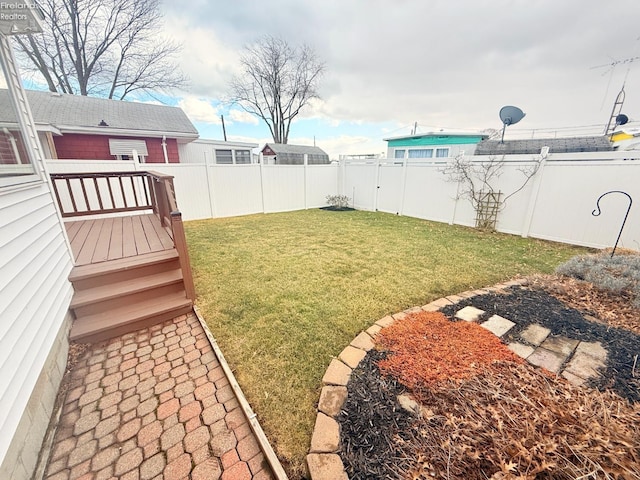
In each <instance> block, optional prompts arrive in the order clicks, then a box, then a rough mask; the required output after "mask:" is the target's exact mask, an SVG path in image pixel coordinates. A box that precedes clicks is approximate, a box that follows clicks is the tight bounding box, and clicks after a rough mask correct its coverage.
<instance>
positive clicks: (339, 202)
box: [326, 195, 351, 208]
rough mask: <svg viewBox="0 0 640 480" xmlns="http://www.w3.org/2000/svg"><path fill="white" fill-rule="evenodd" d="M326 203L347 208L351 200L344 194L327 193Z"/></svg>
mask: <svg viewBox="0 0 640 480" xmlns="http://www.w3.org/2000/svg"><path fill="white" fill-rule="evenodd" d="M326 198H327V203H328V204H329V205H331V206H332V207H334V208H349V201H350V200H351V199H350V198H349V197H347V196H346V195H327V197H326Z"/></svg>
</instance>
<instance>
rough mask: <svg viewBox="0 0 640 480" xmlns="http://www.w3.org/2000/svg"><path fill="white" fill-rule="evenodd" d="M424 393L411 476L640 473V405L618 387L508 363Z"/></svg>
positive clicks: (412, 443)
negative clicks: (601, 388) (582, 383)
mask: <svg viewBox="0 0 640 480" xmlns="http://www.w3.org/2000/svg"><path fill="white" fill-rule="evenodd" d="M421 399H422V403H423V405H424V407H423V410H422V416H421V418H419V419H418V420H417V421H416V423H415V424H414V425H413V429H414V430H413V431H414V432H415V435H414V436H413V437H412V438H411V439H410V440H409V441H403V442H401V443H402V445H401V447H402V451H403V452H406V455H407V456H408V457H410V458H414V459H415V460H414V462H413V465H412V466H411V467H410V468H409V469H408V471H407V474H406V476H405V477H404V478H409V479H412V480H417V479H432V478H460V479H469V480H476V479H477V480H480V479H486V478H493V479H523V480H524V479H526V480H534V479H567V480H569V479H576V478H585V479H586V478H590V479H591V478H593V479H595V478H624V479H632V478H636V479H637V478H640V449H639V448H638V446H639V445H640V443H639V442H640V425H639V423H638V422H639V421H640V405H638V404H629V403H628V402H626V401H625V400H623V399H622V398H620V397H619V396H617V395H615V394H614V393H612V392H603V393H601V392H598V391H594V390H588V389H584V388H579V387H574V386H572V385H570V384H569V383H567V382H565V381H562V380H556V379H554V378H552V377H550V376H548V375H545V374H543V373H542V372H541V371H539V370H535V369H533V368H531V367H530V366H528V365H514V364H510V363H502V364H500V365H499V366H498V365H494V368H493V370H492V371H491V372H484V373H482V374H480V375H478V376H475V377H473V378H471V379H469V380H466V381H464V382H461V383H458V382H455V383H451V385H450V388H449V389H444V388H441V389H439V390H438V391H437V392H436V391H431V392H430V391H428V390H426V391H422V392H421ZM582 476H584V477H582Z"/></svg>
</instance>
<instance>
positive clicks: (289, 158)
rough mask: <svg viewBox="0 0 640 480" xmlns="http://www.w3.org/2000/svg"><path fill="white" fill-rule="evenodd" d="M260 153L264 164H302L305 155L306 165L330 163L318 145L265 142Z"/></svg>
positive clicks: (325, 153)
mask: <svg viewBox="0 0 640 480" xmlns="http://www.w3.org/2000/svg"><path fill="white" fill-rule="evenodd" d="M261 153H262V157H263V159H264V163H265V164H266V165H303V164H304V156H305V155H306V156H307V164H308V165H324V164H328V163H331V162H330V160H329V155H328V154H327V152H325V151H324V150H322V149H321V148H320V147H311V146H307V145H290V144H284V143H267V144H266V145H265V146H264V147H263V148H262V151H261Z"/></svg>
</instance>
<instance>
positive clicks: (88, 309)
mask: <svg viewBox="0 0 640 480" xmlns="http://www.w3.org/2000/svg"><path fill="white" fill-rule="evenodd" d="M177 292H184V282H182V281H179V282H176V283H173V284H170V285H164V286H161V287H156V288H152V289H149V290H144V291H142V292H135V293H132V294H128V295H122V296H120V297H117V298H111V299H109V300H102V301H96V302H94V303H91V304H88V305H84V306H81V307H77V308H74V309H73V311H74V313H75V316H76V318H77V319H82V317H85V316H88V315H94V314H96V313H102V312H108V311H109V310H113V309H115V308H117V307H120V306H122V305H135V304H136V303H138V302H142V301H146V300H150V299H153V298H162V296H163V295H167V294H172V293H177ZM185 298H186V293H185Z"/></svg>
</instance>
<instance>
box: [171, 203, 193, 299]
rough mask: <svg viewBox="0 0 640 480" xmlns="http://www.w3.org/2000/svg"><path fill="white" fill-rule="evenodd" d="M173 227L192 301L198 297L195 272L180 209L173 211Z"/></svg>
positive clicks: (181, 265) (181, 266)
mask: <svg viewBox="0 0 640 480" xmlns="http://www.w3.org/2000/svg"><path fill="white" fill-rule="evenodd" d="M171 229H172V230H173V243H174V245H175V247H176V250H177V251H178V257H179V258H180V268H181V269H182V276H183V279H184V289H185V291H186V293H187V298H188V299H189V300H191V301H195V299H196V289H195V286H194V284H193V273H192V272H191V262H190V261H189V251H188V249H187V238H186V236H185V234H184V225H183V223H182V214H181V213H180V212H179V211H174V212H171Z"/></svg>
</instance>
